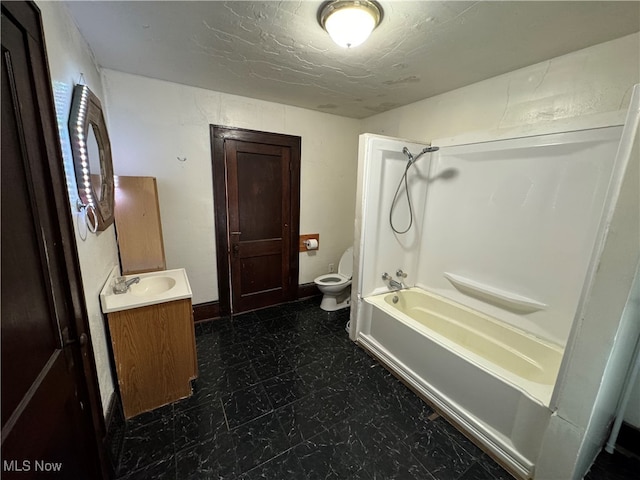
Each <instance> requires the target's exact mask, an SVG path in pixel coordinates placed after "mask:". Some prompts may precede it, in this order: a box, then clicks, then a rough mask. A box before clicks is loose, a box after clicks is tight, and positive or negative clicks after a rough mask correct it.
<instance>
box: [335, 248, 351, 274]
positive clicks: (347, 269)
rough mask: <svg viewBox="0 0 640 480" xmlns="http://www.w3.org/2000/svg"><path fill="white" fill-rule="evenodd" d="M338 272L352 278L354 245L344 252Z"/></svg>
mask: <svg viewBox="0 0 640 480" xmlns="http://www.w3.org/2000/svg"><path fill="white" fill-rule="evenodd" d="M338 273H340V274H342V275H344V276H345V277H347V278H351V277H352V276H353V247H349V248H347V250H346V251H345V252H344V253H343V254H342V257H340V263H339V264H338Z"/></svg>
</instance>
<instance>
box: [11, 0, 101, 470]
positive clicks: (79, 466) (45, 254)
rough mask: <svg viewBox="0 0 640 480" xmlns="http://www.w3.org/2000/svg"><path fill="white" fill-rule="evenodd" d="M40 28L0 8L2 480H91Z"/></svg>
mask: <svg viewBox="0 0 640 480" xmlns="http://www.w3.org/2000/svg"><path fill="white" fill-rule="evenodd" d="M39 27H40V23H39V15H38V12H37V10H36V9H35V7H33V5H26V4H19V5H18V4H12V5H11V6H7V5H5V4H4V3H3V5H2V164H1V169H0V172H1V177H2V179H1V180H2V183H1V188H2V190H1V197H2V198H1V215H2V232H1V237H2V238H1V239H2V248H1V250H2V253H1V256H2V258H1V261H2V264H1V265H2V278H1V295H2V478H3V479H5V478H6V479H9V478H19V479H27V478H43V477H46V478H69V479H71V478H74V479H93V478H100V477H101V475H102V474H101V467H100V461H99V454H98V451H97V449H96V441H95V432H94V430H93V427H92V417H91V411H90V408H89V405H88V401H87V400H86V398H87V397H86V385H84V384H83V372H82V369H83V364H82V361H83V360H82V352H81V346H80V343H83V344H84V345H86V342H87V340H86V337H85V338H83V339H82V342H81V341H80V340H79V339H77V338H76V339H75V340H74V332H75V327H74V319H75V317H74V315H75V314H74V307H73V301H72V298H71V295H72V294H71V289H70V286H69V278H68V273H67V272H68V270H67V266H66V259H65V251H64V250H63V244H64V243H68V240H69V239H68V238H66V237H65V236H64V235H63V234H62V233H61V228H62V227H61V223H63V222H62V221H61V220H60V217H59V212H58V210H57V207H56V202H55V199H56V198H58V199H59V198H60V188H58V190H57V191H54V187H53V180H52V177H51V171H50V167H51V163H50V162H51V160H52V159H51V144H50V143H51V139H52V135H51V134H52V132H55V130H54V129H55V125H53V124H52V123H46V120H43V118H42V117H43V116H45V111H46V112H49V111H48V110H46V109H45V108H44V107H43V104H44V99H45V98H47V99H48V100H49V102H51V97H50V95H49V97H46V96H44V94H43V92H47V90H45V89H46V88H49V90H48V92H50V86H49V84H48V81H49V79H48V74H47V72H46V70H45V71H44V72H42V71H41V70H39V69H41V67H42V65H46V63H45V61H44V60H43V59H44V56H43V52H44V50H43V45H42V37H41V29H40V28H39ZM34 65H35V66H34ZM43 77H44V78H43ZM48 106H51V103H49V104H48ZM46 129H49V130H46ZM53 138H55V137H53ZM47 139H48V140H47ZM47 141H48V142H49V143H47ZM57 160H59V157H58V158H53V161H54V162H55V161H57ZM67 205H68V203H67ZM67 215H68V213H67Z"/></svg>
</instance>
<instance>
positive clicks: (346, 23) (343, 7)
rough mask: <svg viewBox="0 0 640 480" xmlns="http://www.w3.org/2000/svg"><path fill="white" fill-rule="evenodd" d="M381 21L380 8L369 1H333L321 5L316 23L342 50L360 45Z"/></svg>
mask: <svg viewBox="0 0 640 480" xmlns="http://www.w3.org/2000/svg"><path fill="white" fill-rule="evenodd" d="M381 19H382V8H381V7H380V6H379V5H378V4H377V3H376V2H374V1H371V0H334V1H333V2H327V3H325V4H324V5H323V7H322V8H321V10H320V12H319V13H318V21H319V23H320V25H321V26H322V28H324V29H325V30H326V31H327V33H328V34H329V36H331V38H332V39H333V41H334V42H335V43H337V44H338V45H340V46H341V47H344V48H352V47H357V46H358V45H360V44H362V43H363V42H364V41H365V40H366V39H367V38H369V35H371V32H372V31H373V30H374V29H375V28H376V27H377V26H378V24H379V23H380V20H381Z"/></svg>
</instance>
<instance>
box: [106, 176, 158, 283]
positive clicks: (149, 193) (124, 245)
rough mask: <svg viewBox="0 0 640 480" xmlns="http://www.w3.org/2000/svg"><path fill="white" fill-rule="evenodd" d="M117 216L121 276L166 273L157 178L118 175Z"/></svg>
mask: <svg viewBox="0 0 640 480" xmlns="http://www.w3.org/2000/svg"><path fill="white" fill-rule="evenodd" d="M114 213H115V218H116V229H117V231H118V246H119V249H120V262H121V263H122V274H123V275H128V274H130V273H144V272H153V271H158V270H165V269H166V267H165V257H164V243H163V241H162V224H161V222H160V205H159V203H158V187H157V184H156V179H155V178H153V177H122V176H118V178H117V182H116V188H115V212H114Z"/></svg>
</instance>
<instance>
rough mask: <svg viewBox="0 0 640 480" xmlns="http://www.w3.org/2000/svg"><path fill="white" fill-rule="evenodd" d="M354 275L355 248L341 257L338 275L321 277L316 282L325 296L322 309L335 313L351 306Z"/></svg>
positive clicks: (329, 274) (351, 248) (321, 304)
mask: <svg viewBox="0 0 640 480" xmlns="http://www.w3.org/2000/svg"><path fill="white" fill-rule="evenodd" d="M352 275H353V247H349V248H347V250H346V251H345V252H344V253H343V254H342V257H340V263H339V264H338V273H327V274H325V275H320V276H319V277H318V278H316V279H315V280H314V282H315V284H316V285H317V286H318V288H319V289H320V291H321V292H322V293H323V294H324V296H323V297H322V303H320V308H321V309H322V310H325V311H327V312H333V311H335V310H340V309H341V308H346V307H348V306H349V300H350V298H351V288H350V287H351V277H352Z"/></svg>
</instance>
